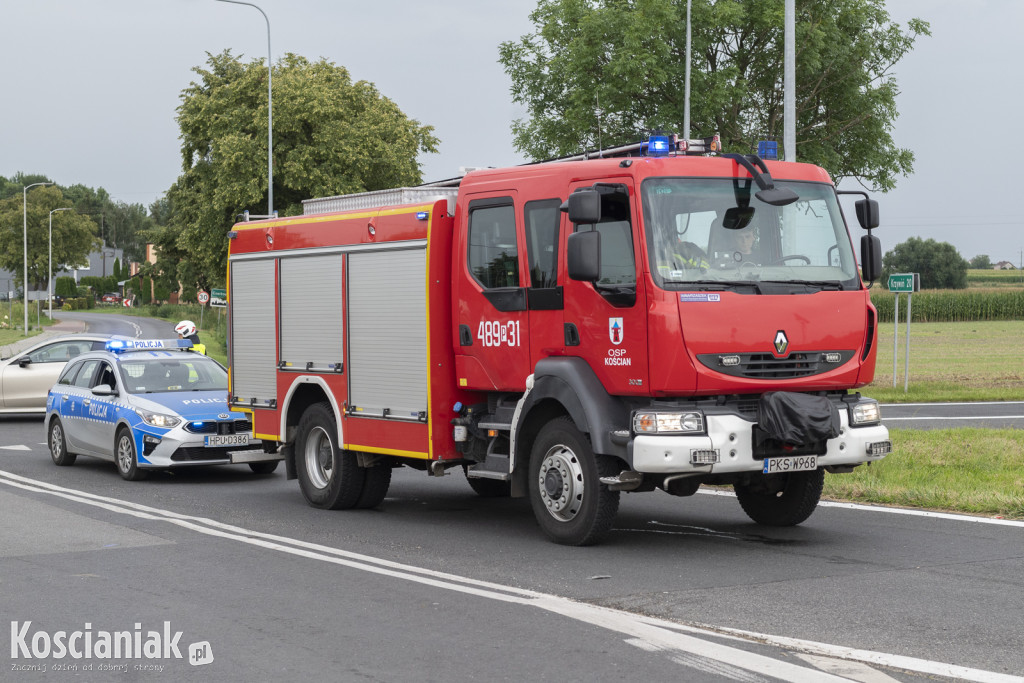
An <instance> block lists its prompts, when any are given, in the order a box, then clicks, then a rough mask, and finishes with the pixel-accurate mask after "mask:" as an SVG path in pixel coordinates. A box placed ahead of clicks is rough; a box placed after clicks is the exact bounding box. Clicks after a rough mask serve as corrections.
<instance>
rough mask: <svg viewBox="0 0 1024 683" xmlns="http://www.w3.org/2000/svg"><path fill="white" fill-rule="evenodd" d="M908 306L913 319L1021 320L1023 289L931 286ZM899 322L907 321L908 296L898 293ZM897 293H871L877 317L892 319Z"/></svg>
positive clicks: (929, 320)
mask: <svg viewBox="0 0 1024 683" xmlns="http://www.w3.org/2000/svg"><path fill="white" fill-rule="evenodd" d="M913 297H914V298H913V301H912V305H911V311H910V312H911V319H912V321H913V322H930V323H937V322H971V321H981V320H1024V289H1013V290H1007V289H992V290H985V289H933V290H926V291H923V292H916V293H914V295H913ZM900 298H901V301H900V321H903V320H906V315H907V296H906V295H905V294H901V295H900ZM895 299H896V295H895V294H891V293H889V292H885V291H878V292H872V293H871V303H873V304H874V305H875V308H877V309H878V319H879V321H880V322H883V323H891V322H893V307H894V304H895Z"/></svg>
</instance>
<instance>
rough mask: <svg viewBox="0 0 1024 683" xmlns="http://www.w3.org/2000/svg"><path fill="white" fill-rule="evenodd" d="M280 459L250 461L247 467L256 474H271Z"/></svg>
mask: <svg viewBox="0 0 1024 683" xmlns="http://www.w3.org/2000/svg"><path fill="white" fill-rule="evenodd" d="M279 462H281V461H280V460H265V461H263V462H251V463H249V469H250V470H252V471H253V472H255V473H256V474H271V473H273V471H274V470H276V469H277V464H278V463H279Z"/></svg>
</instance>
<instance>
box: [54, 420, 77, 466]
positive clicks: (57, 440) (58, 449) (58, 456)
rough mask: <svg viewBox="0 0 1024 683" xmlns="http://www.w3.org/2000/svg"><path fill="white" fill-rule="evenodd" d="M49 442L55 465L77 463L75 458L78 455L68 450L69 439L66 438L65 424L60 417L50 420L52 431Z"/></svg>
mask: <svg viewBox="0 0 1024 683" xmlns="http://www.w3.org/2000/svg"><path fill="white" fill-rule="evenodd" d="M47 442H48V445H49V446H50V457H51V458H53V464H54V465H59V466H60V467H67V466H69V465H74V464H75V460H76V459H77V458H78V456H77V455H76V454H74V453H69V452H68V442H67V439H66V438H64V425H63V424H62V423H61V421H60V418H59V417H55V418H53V421H52V422H50V431H49V434H48V438H47Z"/></svg>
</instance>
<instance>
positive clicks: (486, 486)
mask: <svg viewBox="0 0 1024 683" xmlns="http://www.w3.org/2000/svg"><path fill="white" fill-rule="evenodd" d="M462 472H463V473H464V474H465V475H466V481H468V482H469V487H470V488H471V489H473V491H474V492H475V493H476V495H478V496H480V497H481V498H508V497H509V496H511V495H512V482H510V481H500V480H498V479H478V478H477V477H470V476H469V467H468V466H467V465H463V466H462Z"/></svg>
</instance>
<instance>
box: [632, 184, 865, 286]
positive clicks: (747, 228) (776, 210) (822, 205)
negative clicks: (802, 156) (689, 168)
mask: <svg viewBox="0 0 1024 683" xmlns="http://www.w3.org/2000/svg"><path fill="white" fill-rule="evenodd" d="M775 184H776V186H777V187H787V188H789V189H791V190H793V191H794V192H796V194H797V195H798V196H799V197H800V199H799V200H798V201H796V202H795V203H793V204H789V205H787V206H781V207H779V206H771V205H769V204H765V203H764V202H762V201H761V200H759V199H758V198H757V197H756V192H757V189H758V188H757V185H754V184H753V182H752V180H751V179H750V178H746V179H733V178H649V179H647V180H645V181H644V183H643V185H642V186H641V196H642V198H643V211H644V229H645V232H646V237H647V250H648V255H649V258H650V270H651V273H652V276H653V278H654V281H655V283H656V284H657V285H658V286H659V287H663V288H664V289H671V290H700V289H707V288H708V286H709V284H713V283H718V282H720V283H722V284H723V285H724V286H725V288H726V289H730V288H732V287H731V286H736V288H737V291H741V292H742V291H751V290H750V284H751V283H757V282H766V281H770V282H771V283H773V285H775V286H774V287H773V288H772V289H773V293H781V292H780V288H779V285H784V284H787V283H792V284H793V290H794V292H796V291H797V290H799V291H801V292H804V291H806V290H807V287H808V286H822V283H824V285H827V286H828V288H830V289H831V288H839V289H858V288H859V287H860V278H859V276H858V273H857V263H856V260H855V259H854V254H853V248H852V246H851V244H850V237H849V235H848V234H847V232H846V224H845V222H844V221H843V216H842V213H841V211H840V209H839V202H838V201H837V199H836V194H835V190H834V188H833V187H832V186H831V185H827V184H824V183H809V182H787V181H775Z"/></svg>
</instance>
